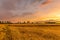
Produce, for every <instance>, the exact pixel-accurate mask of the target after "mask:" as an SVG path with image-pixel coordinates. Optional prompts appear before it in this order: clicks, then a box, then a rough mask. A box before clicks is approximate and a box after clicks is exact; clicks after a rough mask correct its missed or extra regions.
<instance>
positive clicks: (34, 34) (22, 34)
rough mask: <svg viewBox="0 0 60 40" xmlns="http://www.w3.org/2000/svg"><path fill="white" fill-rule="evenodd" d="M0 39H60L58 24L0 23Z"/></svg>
mask: <svg viewBox="0 0 60 40" xmlns="http://www.w3.org/2000/svg"><path fill="white" fill-rule="evenodd" d="M0 40H60V25H56V24H55V25H51V24H50V25H48V24H47V25H44V24H43V25H38V24H0Z"/></svg>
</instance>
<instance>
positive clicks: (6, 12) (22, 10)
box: [0, 0, 60, 22]
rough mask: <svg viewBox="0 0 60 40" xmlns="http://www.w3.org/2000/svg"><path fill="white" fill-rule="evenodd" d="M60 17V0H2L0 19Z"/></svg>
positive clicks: (33, 19)
mask: <svg viewBox="0 0 60 40" xmlns="http://www.w3.org/2000/svg"><path fill="white" fill-rule="evenodd" d="M48 19H56V20H57V19H58V20H59V19H60V0H0V20H9V21H14V22H16V21H41V20H48Z"/></svg>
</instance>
